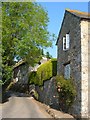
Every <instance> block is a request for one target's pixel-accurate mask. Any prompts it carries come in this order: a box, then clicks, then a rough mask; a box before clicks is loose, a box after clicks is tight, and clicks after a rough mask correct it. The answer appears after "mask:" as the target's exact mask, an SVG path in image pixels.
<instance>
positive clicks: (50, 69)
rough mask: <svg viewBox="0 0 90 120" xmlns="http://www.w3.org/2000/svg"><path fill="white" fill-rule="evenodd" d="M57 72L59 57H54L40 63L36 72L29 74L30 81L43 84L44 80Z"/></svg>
mask: <svg viewBox="0 0 90 120" xmlns="http://www.w3.org/2000/svg"><path fill="white" fill-rule="evenodd" d="M56 74H57V59H55V58H53V59H51V60H49V61H47V62H45V63H44V64H42V65H40V67H39V68H38V69H37V71H36V72H34V71H33V72H31V73H30V74H29V83H30V84H32V83H34V84H36V85H39V86H41V85H43V81H45V80H48V79H50V78H51V77H53V76H56Z"/></svg>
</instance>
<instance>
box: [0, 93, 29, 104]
mask: <svg viewBox="0 0 90 120" xmlns="http://www.w3.org/2000/svg"><path fill="white" fill-rule="evenodd" d="M14 96H15V97H31V95H29V94H25V93H19V92H14V91H7V92H5V93H2V100H1V101H0V103H5V102H8V101H9V98H10V97H14Z"/></svg>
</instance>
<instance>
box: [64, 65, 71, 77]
mask: <svg viewBox="0 0 90 120" xmlns="http://www.w3.org/2000/svg"><path fill="white" fill-rule="evenodd" d="M64 78H65V79H70V63H69V64H66V65H64Z"/></svg>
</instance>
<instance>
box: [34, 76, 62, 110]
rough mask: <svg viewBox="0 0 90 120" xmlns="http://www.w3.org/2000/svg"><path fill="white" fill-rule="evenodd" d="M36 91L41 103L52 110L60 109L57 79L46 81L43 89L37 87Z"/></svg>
mask: <svg viewBox="0 0 90 120" xmlns="http://www.w3.org/2000/svg"><path fill="white" fill-rule="evenodd" d="M36 91H37V92H38V94H39V101H41V102H42V103H45V104H47V105H49V106H51V107H52V108H55V109H60V106H59V95H58V92H57V88H56V80H55V78H51V79H50V80H47V81H45V82H44V85H43V86H42V87H39V86H36Z"/></svg>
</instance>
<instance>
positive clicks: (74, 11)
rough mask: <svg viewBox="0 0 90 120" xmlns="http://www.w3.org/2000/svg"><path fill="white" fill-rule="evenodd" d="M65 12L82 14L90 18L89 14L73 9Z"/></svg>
mask: <svg viewBox="0 0 90 120" xmlns="http://www.w3.org/2000/svg"><path fill="white" fill-rule="evenodd" d="M65 10H66V11H68V12H71V13H77V14H81V15H87V16H90V13H89V12H82V11H79V10H71V9H68V8H66V9H65Z"/></svg>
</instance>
